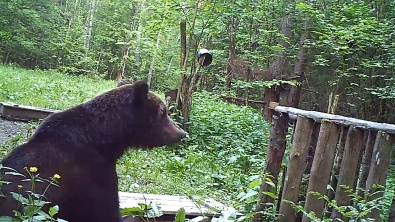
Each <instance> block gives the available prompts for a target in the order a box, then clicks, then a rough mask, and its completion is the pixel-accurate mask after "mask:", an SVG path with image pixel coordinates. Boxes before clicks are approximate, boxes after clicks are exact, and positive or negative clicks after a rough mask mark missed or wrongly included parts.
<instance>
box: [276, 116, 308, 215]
mask: <svg viewBox="0 0 395 222" xmlns="http://www.w3.org/2000/svg"><path fill="white" fill-rule="evenodd" d="M313 126H314V120H312V119H309V118H306V117H302V116H299V117H298V119H297V122H296V127H295V133H294V138H293V141H292V147H291V151H290V159H289V163H288V167H287V173H286V176H285V181H284V188H283V195H282V198H281V199H282V200H289V201H292V202H293V203H297V201H298V196H299V188H300V183H301V180H302V176H303V173H304V170H305V166H306V157H307V153H308V151H309V146H310V141H311V134H312V132H313ZM279 214H280V216H279V218H278V221H279V222H292V221H295V216H296V215H295V211H294V209H293V208H292V205H291V204H290V203H286V202H284V201H282V202H281V203H280V210H279Z"/></svg>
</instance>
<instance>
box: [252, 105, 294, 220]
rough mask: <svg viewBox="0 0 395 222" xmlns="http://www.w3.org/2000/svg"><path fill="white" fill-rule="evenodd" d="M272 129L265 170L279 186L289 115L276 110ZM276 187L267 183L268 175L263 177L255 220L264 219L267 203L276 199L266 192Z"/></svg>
mask: <svg viewBox="0 0 395 222" xmlns="http://www.w3.org/2000/svg"><path fill="white" fill-rule="evenodd" d="M272 120H273V122H272V125H273V127H272V129H271V132H270V144H269V149H268V151H267V158H266V167H265V170H264V172H265V173H266V175H269V176H270V179H271V180H272V182H273V184H275V185H276V186H277V183H278V175H279V173H280V170H281V163H282V160H283V157H284V152H285V148H286V141H287V139H286V135H287V131H288V121H289V117H288V115H287V114H286V113H279V112H275V114H274V115H273V118H272ZM273 191H274V188H273V187H272V186H271V185H270V184H268V183H266V177H263V178H262V184H261V186H260V190H259V199H258V203H257V204H256V208H255V209H256V212H257V213H256V214H255V216H254V219H253V221H255V222H260V221H262V214H261V212H262V211H263V210H264V209H265V208H266V207H267V206H268V205H267V204H266V203H273V202H274V200H273V198H272V197H270V196H269V195H267V194H265V192H273Z"/></svg>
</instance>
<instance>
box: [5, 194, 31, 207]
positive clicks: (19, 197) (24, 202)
mask: <svg viewBox="0 0 395 222" xmlns="http://www.w3.org/2000/svg"><path fill="white" fill-rule="evenodd" d="M10 193H11V195H12V197H13V198H14V199H15V200H17V201H19V202H20V203H22V204H23V205H27V204H29V200H28V199H26V198H24V197H23V196H22V195H21V194H19V193H14V192H10Z"/></svg>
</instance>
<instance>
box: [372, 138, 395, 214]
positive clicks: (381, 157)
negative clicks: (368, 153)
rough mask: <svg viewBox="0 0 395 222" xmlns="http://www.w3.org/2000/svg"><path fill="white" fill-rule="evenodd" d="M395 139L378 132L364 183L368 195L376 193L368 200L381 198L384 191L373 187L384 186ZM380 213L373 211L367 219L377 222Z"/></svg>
mask: <svg viewBox="0 0 395 222" xmlns="http://www.w3.org/2000/svg"><path fill="white" fill-rule="evenodd" d="M394 142H395V138H394V136H393V135H389V134H387V133H384V132H378V133H377V136H376V142H375V144H374V148H373V154H372V161H371V165H370V170H369V175H368V179H367V181H366V190H369V191H370V193H371V194H372V193H374V192H376V193H375V194H374V195H372V196H370V197H369V199H370V200H373V199H376V198H379V197H382V196H383V192H377V191H384V190H381V189H379V188H377V189H376V188H375V187H374V185H375V184H377V185H381V186H385V183H386V179H387V171H388V167H389V164H390V159H391V154H392V147H393V145H394ZM379 216H380V212H379V211H378V209H373V210H372V211H371V212H370V213H369V215H368V217H369V218H373V219H375V221H378V220H379Z"/></svg>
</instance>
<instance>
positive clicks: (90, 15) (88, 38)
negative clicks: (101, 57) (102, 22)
mask: <svg viewBox="0 0 395 222" xmlns="http://www.w3.org/2000/svg"><path fill="white" fill-rule="evenodd" d="M95 7H96V2H95V0H92V1H91V2H90V4H89V12H88V18H87V19H86V23H85V27H84V32H85V38H84V43H85V48H86V53H88V51H89V46H90V41H91V36H92V26H93V15H94V12H95Z"/></svg>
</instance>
